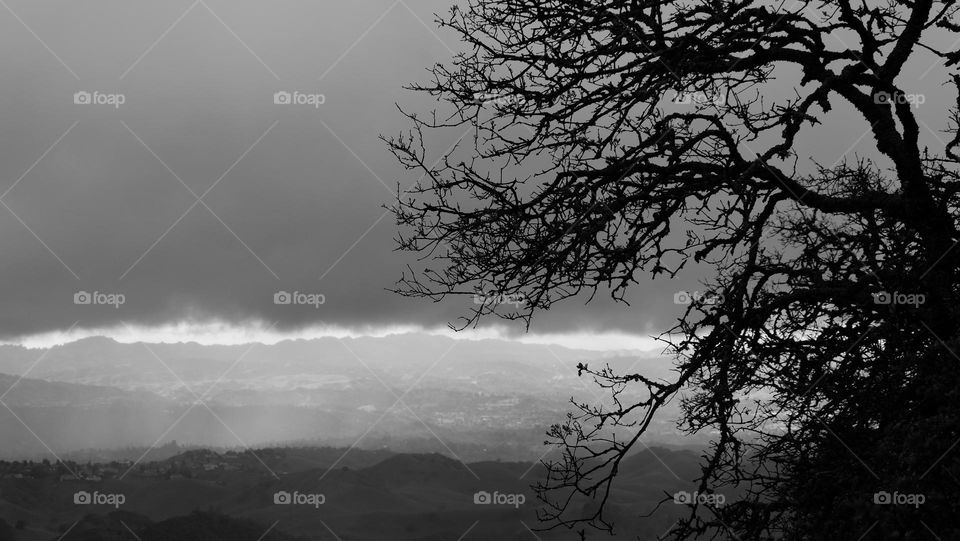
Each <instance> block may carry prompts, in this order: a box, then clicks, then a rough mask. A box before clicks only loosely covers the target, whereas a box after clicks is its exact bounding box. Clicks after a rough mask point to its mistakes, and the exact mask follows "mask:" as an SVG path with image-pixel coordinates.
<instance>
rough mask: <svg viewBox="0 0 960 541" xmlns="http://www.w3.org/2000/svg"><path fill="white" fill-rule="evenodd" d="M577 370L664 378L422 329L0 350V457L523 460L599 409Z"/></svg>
mask: <svg viewBox="0 0 960 541" xmlns="http://www.w3.org/2000/svg"><path fill="white" fill-rule="evenodd" d="M578 362H588V363H592V364H593V365H595V366H596V365H599V364H608V363H609V364H611V365H612V366H614V367H615V368H617V369H620V370H628V369H629V370H632V371H641V372H643V373H644V374H645V375H647V376H649V377H659V378H668V377H670V366H669V363H668V362H667V361H666V360H665V359H663V358H660V357H657V356H651V355H650V354H649V353H643V352H635V353H629V352H618V353H615V354H600V353H597V352H590V351H577V350H571V349H566V348H562V347H558V346H550V347H546V346H542V345H530V344H517V343H514V342H508V341H504V340H477V341H471V340H453V339H450V338H446V337H439V336H430V335H420V334H417V335H395V336H387V337H382V338H353V339H343V340H339V339H336V338H322V339H316V340H291V341H284V342H280V343H277V344H275V345H263V344H259V345H244V346H203V345H199V344H195V343H183V344H141V343H136V344H124V343H119V342H116V341H114V340H111V339H107V338H87V339H84V340H79V341H76V342H72V343H68V344H65V345H62V346H57V347H53V348H50V349H48V350H27V349H25V348H22V347H18V346H9V345H8V346H0V393H4V392H6V393H7V394H6V395H5V396H4V402H5V403H6V404H7V405H8V406H10V408H11V409H12V410H13V412H12V413H11V412H10V411H7V410H6V409H0V431H2V433H3V434H5V436H7V437H5V438H3V439H2V440H0V458H33V457H40V456H46V457H47V458H52V455H51V453H50V450H51V449H52V450H54V452H56V453H57V454H58V455H63V454H69V453H73V452H78V451H82V450H88V449H103V450H111V449H120V448H147V447H149V446H154V445H155V444H156V445H160V446H162V445H164V444H167V443H169V442H171V441H173V440H176V441H178V442H181V443H182V444H185V445H194V446H202V447H221V448H233V447H238V446H241V447H242V446H244V445H255V446H268V445H276V444H286V443H288V442H295V441H300V442H311V443H314V444H319V445H333V446H340V445H351V444H353V443H355V442H357V440H358V438H360V436H363V440H364V441H363V442H361V443H360V445H361V446H366V447H367V448H375V447H377V446H386V447H388V448H391V449H394V450H396V451H401V452H420V451H430V450H437V451H445V452H446V451H448V450H449V449H454V452H456V454H457V455H458V456H463V457H465V458H466V459H469V460H484V459H490V458H498V457H499V458H504V459H525V458H527V457H536V456H539V455H540V453H542V451H543V449H542V446H541V443H542V440H543V434H544V431H545V430H546V429H547V427H549V426H550V425H551V424H553V423H555V422H557V421H558V420H560V419H562V417H563V415H564V414H565V413H566V412H567V411H569V410H570V409H571V408H572V406H571V404H570V403H569V400H570V399H571V398H575V399H576V400H578V401H586V402H590V403H593V402H596V401H598V400H601V401H602V400H604V395H603V393H602V392H601V390H600V389H598V388H596V386H595V385H594V384H593V383H592V382H591V381H589V380H581V379H578V377H577V372H576V364H577V363H578ZM23 374H26V376H25V377H24V378H23V379H19V377H20V375H23ZM7 389H9V392H7ZM198 397H199V398H202V399H203V403H202V404H200V403H198V402H197V398H198ZM400 398H402V402H398V399H400ZM624 399H629V398H628V397H624ZM670 407H673V408H675V406H670ZM675 414H676V411H675V410H670V409H667V410H664V412H663V415H662V416H661V417H659V418H658V419H656V420H655V422H654V423H653V424H652V425H651V427H650V429H649V431H648V435H649V436H650V441H652V442H656V443H659V444H672V445H678V444H684V443H688V442H687V441H685V437H684V436H682V435H681V434H680V433H679V432H678V431H677V430H676V427H675V426H674V425H673V421H672V418H673V417H674V416H675ZM24 425H25V426H24ZM438 437H439V441H438ZM158 438H159V441H158ZM411 442H413V443H411ZM423 442H431V443H432V444H434V447H426V446H424V444H423ZM438 444H439V445H438ZM158 456H159V455H158ZM134 458H138V457H134Z"/></svg>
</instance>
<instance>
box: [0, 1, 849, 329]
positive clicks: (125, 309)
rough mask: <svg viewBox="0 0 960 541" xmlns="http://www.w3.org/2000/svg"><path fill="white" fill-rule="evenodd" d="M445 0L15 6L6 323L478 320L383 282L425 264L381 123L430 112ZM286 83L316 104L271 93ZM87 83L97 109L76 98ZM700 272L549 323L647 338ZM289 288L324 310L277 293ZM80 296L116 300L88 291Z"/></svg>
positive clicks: (0, 111) (3, 172) (2, 142)
mask: <svg viewBox="0 0 960 541" xmlns="http://www.w3.org/2000/svg"><path fill="white" fill-rule="evenodd" d="M447 3H448V2H447V1H446V0H436V1H434V0H431V1H429V2H425V1H422V0H418V1H416V2H413V1H410V2H407V3H398V2H391V1H377V2H374V1H370V2H323V3H316V2H306V1H304V2H283V1H282V2H273V3H269V4H265V3H253V2H224V1H221V0H207V1H206V2H205V3H204V2H190V1H184V2H179V3H173V2H163V3H150V4H137V5H136V6H135V7H134V6H133V5H132V4H130V3H128V2H121V1H111V2H94V3H87V2H85V3H82V4H81V3H76V2H66V1H63V0H58V1H56V2H50V3H42V4H39V3H31V2H24V1H17V2H14V1H11V2H9V6H10V8H11V9H12V12H7V11H4V10H0V46H2V47H3V49H4V50H5V51H9V52H10V53H9V54H6V55H5V58H4V60H3V63H2V64H0V81H2V83H0V90H2V91H0V115H2V129H0V178H2V184H0V189H2V190H8V191H7V192H6V193H5V194H4V195H3V198H2V199H0V201H2V202H3V203H4V205H5V206H6V207H8V208H0V254H2V263H0V298H2V301H3V309H2V313H0V333H2V335H3V336H4V337H12V336H16V335H21V334H29V333H36V332H44V331H50V330H57V329H65V328H67V327H69V326H70V325H72V324H73V323H74V322H78V325H79V326H80V327H91V328H92V327H100V326H110V325H115V324H117V323H121V322H123V323H129V324H164V323H171V322H177V321H182V320H185V319H192V320H205V319H213V320H222V321H227V322H234V323H240V324H242V323H245V322H251V321H266V322H274V321H276V322H278V326H279V327H280V328H290V327H296V326H300V325H307V324H312V323H318V322H322V323H328V324H334V325H344V326H353V325H380V324H383V325H390V324H422V325H425V326H435V325H443V324H445V323H446V322H447V321H450V320H453V319H454V318H456V317H457V316H458V315H462V314H464V313H466V312H467V311H468V310H469V308H470V302H471V301H470V299H469V298H464V299H463V300H462V301H453V302H447V303H442V304H433V303H429V302H418V301H413V300H410V299H405V298H401V297H398V296H396V295H393V294H391V293H389V292H387V291H385V288H388V287H390V286H391V285H392V284H393V283H394V281H395V280H396V279H397V278H398V277H399V274H400V272H401V270H402V268H403V265H404V264H405V263H407V262H410V258H409V257H405V256H403V255H401V254H398V253H396V252H394V251H393V248H394V245H393V241H392V238H393V236H394V234H395V225H394V222H393V220H392V217H391V216H389V215H384V210H383V209H382V208H381V205H383V204H385V203H388V202H390V201H391V199H392V193H393V191H394V190H395V189H396V185H397V183H400V184H401V185H402V186H406V185H408V184H409V183H410V182H412V181H413V180H415V178H413V177H411V176H410V175H409V174H408V173H406V172H404V171H402V170H400V169H399V168H398V166H397V165H396V163H395V162H394V161H393V159H392V157H391V156H390V155H389V154H388V153H387V152H386V151H385V149H384V147H383V145H382V144H381V142H380V141H378V139H377V136H378V135H379V134H381V133H384V134H393V133H396V132H397V131H399V130H401V129H403V128H404V127H405V124H404V123H403V121H402V118H401V117H400V115H399V114H398V113H397V111H396V109H395V108H394V103H395V102H397V101H401V102H403V103H404V105H405V107H406V108H408V109H417V108H419V109H421V110H425V109H427V108H428V107H429V103H428V102H426V101H424V98H423V97H422V96H416V95H412V94H411V93H408V92H404V91H402V90H401V88H400V87H401V85H403V84H406V83H409V82H412V81H415V80H422V79H423V77H424V76H425V71H424V68H425V67H426V66H428V65H430V64H432V63H433V62H435V61H442V60H444V59H446V58H448V57H449V56H450V51H449V49H448V48H447V45H445V44H444V43H442V42H441V41H440V40H439V39H438V37H437V36H435V35H433V34H432V33H431V32H430V31H429V30H428V29H427V28H426V27H425V25H424V22H426V24H428V25H429V26H431V27H432V26H433V25H432V24H431V23H432V20H433V16H432V13H433V12H437V11H444V10H446V5H447ZM14 13H15V14H16V15H14ZM417 17H419V18H420V19H422V20H418V18H417ZM374 24H375V26H374V27H373V28H372V29H371V26H372V25H374ZM28 28H29V29H28ZM34 33H35V34H36V36H34ZM438 35H439V37H440V38H443V39H444V40H446V41H447V43H448V44H449V45H450V46H455V42H454V40H453V37H452V36H450V35H449V34H438ZM38 37H39V39H38ZM278 91H288V92H294V91H298V92H300V93H301V94H303V95H306V96H307V97H302V96H301V99H302V100H304V101H305V102H311V100H312V98H310V97H309V95H311V94H322V95H323V103H322V104H319V106H318V107H313V105H312V104H311V103H303V104H290V105H277V104H275V103H274V93H275V92H278ZM76 92H89V93H91V100H97V99H99V100H101V101H102V102H104V103H103V104H88V105H83V104H79V105H78V104H75V103H74V94H75V93H76ZM119 95H122V98H118V97H116V96H119ZM111 96H114V97H111ZM80 99H81V100H82V99H84V98H82V97H81V98H80ZM119 101H122V102H123V103H122V104H121V103H118V102H119ZM844 129H845V130H846V131H845V132H843V133H840V134H837V136H836V140H835V141H822V140H821V141H819V142H814V143H812V145H813V147H814V148H813V150H817V149H820V150H824V149H825V150H827V151H830V152H834V151H836V152H834V153H836V154H838V157H839V152H840V151H837V149H838V148H839V147H845V146H847V145H846V144H845V143H853V142H854V141H855V140H856V138H857V137H858V136H859V135H860V134H861V133H862V131H863V130H862V128H861V127H859V126H857V127H850V126H847V127H846V128H844ZM848 132H849V133H848ZM452 137H454V138H455V137H456V135H453V136H452ZM58 139H59V141H58ZM55 142H57V143H56V145H54V143H55ZM52 145H53V146H52ZM841 151H842V150H841ZM45 153H46V154H45ZM154 154H155V155H154ZM826 159H827V160H828V161H829V158H826ZM207 190H209V191H207ZM201 195H202V201H201V202H197V197H199V196H201ZM191 206H192V208H191ZM188 209H189V211H188ZM321 277H322V279H321ZM696 278H697V277H696V275H695V274H688V275H687V276H686V277H685V279H684V280H683V281H680V282H677V283H670V282H667V281H659V282H655V283H650V282H644V283H642V284H641V285H640V286H638V287H637V288H636V290H635V291H634V292H633V293H632V294H631V297H630V298H631V301H632V302H633V305H632V306H631V307H626V306H623V305H614V304H613V303H611V302H610V301H608V300H607V299H603V298H598V300H596V301H595V302H594V303H592V304H591V305H590V306H588V307H584V306H583V305H582V303H578V302H575V301H574V302H568V303H567V304H565V305H562V306H558V307H557V308H555V309H554V310H552V311H551V312H550V313H548V314H544V315H543V317H542V318H539V319H538V322H537V328H539V329H542V330H557V329H567V328H573V327H580V328H589V327H595V328H605V329H618V330H627V331H639V332H647V331H649V330H650V327H649V326H650V325H651V324H652V325H655V326H660V327H662V326H663V325H666V324H668V323H669V322H670V319H671V318H672V317H673V316H675V315H676V314H677V313H678V308H677V306H675V305H674V304H673V294H674V292H675V291H677V290H678V289H681V288H686V289H691V288H696ZM281 290H282V291H290V292H293V291H299V292H304V293H321V294H323V295H324V296H325V302H324V304H322V305H320V306H319V307H312V306H289V305H276V304H274V294H275V292H277V291H281ZM78 291H86V292H90V293H92V292H100V293H107V294H113V293H119V294H122V295H123V304H122V305H119V307H113V306H110V305H101V306H92V305H76V304H74V294H75V293H77V292H78ZM101 300H109V298H108V297H101Z"/></svg>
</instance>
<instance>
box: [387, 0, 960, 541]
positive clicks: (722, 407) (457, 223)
mask: <svg viewBox="0 0 960 541" xmlns="http://www.w3.org/2000/svg"><path fill="white" fill-rule="evenodd" d="M955 11H956V8H955V6H954V4H953V2H952V1H948V2H934V1H932V0H886V1H882V2H880V1H867V0H862V1H860V2H851V1H848V0H838V1H823V2H812V1H803V0H801V1H797V2H795V3H794V4H792V5H791V4H790V3H789V2H772V3H768V2H762V1H757V2H752V1H744V2H740V1H730V0H700V1H698V0H692V1H683V0H665V1H657V0H591V1H586V0H555V1H554V0H468V1H467V2H466V3H465V5H462V6H461V7H458V8H453V9H451V11H450V13H449V14H448V15H446V16H444V17H442V18H439V19H438V23H439V24H440V25H441V27H443V28H446V29H449V30H452V31H453V32H455V33H456V34H457V35H458V36H459V37H460V39H461V41H462V42H463V44H464V52H463V53H462V54H459V55H458V56H457V57H456V58H455V59H454V60H453V61H452V62H451V63H450V64H448V65H437V66H434V67H433V68H432V75H433V77H432V80H431V81H430V82H429V83H426V84H420V85H416V86H414V87H413V88H415V89H417V90H420V91H423V92H426V93H428V94H430V95H432V96H434V97H435V98H437V99H438V100H441V101H442V102H443V104H444V105H442V106H440V107H438V110H437V111H434V112H433V114H432V115H427V116H426V117H424V116H423V115H416V114H412V113H411V114H408V116H409V118H410V119H411V122H412V126H413V127H412V129H411V130H410V131H409V132H407V133H404V134H402V135H400V136H398V137H395V138H389V139H387V142H388V144H389V146H390V149H391V151H392V152H393V153H394V154H395V155H396V156H397V157H398V159H399V160H400V161H401V162H402V163H403V164H404V165H405V166H406V167H408V168H410V169H414V170H417V171H419V172H420V173H422V174H423V178H422V180H421V181H420V182H419V183H418V184H417V185H416V186H415V187H414V188H412V189H411V190H409V191H408V192H407V193H405V194H403V195H401V197H400V199H399V200H398V202H397V204H396V205H395V206H394V207H393V210H394V212H395V214H396V216H397V219H398V222H399V224H400V226H401V235H400V239H399V242H400V246H401V248H402V249H405V250H409V251H412V252H416V253H419V254H421V255H422V256H423V258H424V259H431V260H433V261H434V264H433V266H431V264H429V263H428V264H427V265H425V266H424V267H423V268H418V269H411V273H409V274H405V276H404V278H403V279H402V280H401V284H400V288H399V289H400V291H401V292H402V293H404V294H407V295H413V296H425V297H429V298H432V299H442V298H444V297H446V296H449V295H472V294H475V293H476V291H477V289H478V288H481V289H483V288H492V289H493V290H494V291H497V292H498V293H499V294H503V295H515V296H517V297H521V296H522V298H524V299H525V300H526V301H527V303H526V304H525V305H524V307H523V309H522V310H518V311H512V312H507V313H504V312H502V311H498V310H497V309H496V306H495V305H492V304H485V303H480V304H477V305H476V306H475V309H474V310H473V312H472V313H471V314H470V315H468V316H467V317H465V319H464V321H463V322H462V324H463V326H466V325H470V324H474V323H476V322H477V321H478V320H479V319H480V318H482V317H484V316H486V315H489V314H497V315H499V316H501V317H506V318H521V319H523V320H525V321H526V323H527V325H529V324H530V321H531V317H532V316H533V315H534V314H535V313H536V312H538V311H540V310H544V309H548V308H550V306H551V305H552V304H554V303H556V302H558V301H561V300H563V299H567V298H570V297H573V296H576V295H580V294H586V295H589V296H590V298H592V296H593V295H595V294H597V293H598V292H599V291H604V292H609V293H610V294H611V295H612V296H613V297H614V298H615V299H618V300H623V298H624V293H625V292H626V291H627V290H628V289H629V288H630V287H631V285H632V284H634V283H635V282H636V280H637V279H638V276H640V275H644V274H646V275H652V276H658V275H665V276H670V277H672V276H675V275H676V273H677V272H679V271H680V269H681V268H683V267H684V265H686V264H688V263H689V262H691V261H692V262H695V263H697V264H700V265H706V266H708V267H709V268H711V269H712V279H711V281H710V283H709V284H708V286H709V288H710V289H711V291H712V294H711V296H708V297H705V298H698V299H694V300H693V302H692V303H691V304H690V306H689V309H688V310H687V311H686V312H685V314H684V315H683V317H682V318H681V319H680V321H679V323H678V324H677V325H676V327H675V328H673V329H671V331H670V332H669V333H667V334H665V335H664V337H663V339H664V340H665V341H666V342H667V344H668V348H669V351H670V352H671V353H672V354H673V355H674V356H675V358H676V367H677V374H678V376H677V378H676V379H675V380H674V381H655V380H652V379H648V378H645V377H644V376H643V375H642V374H617V373H615V372H614V371H613V370H610V369H609V368H608V367H590V366H585V365H581V366H580V370H581V373H582V374H585V375H587V376H590V377H592V378H593V379H595V380H596V381H597V382H598V383H599V384H601V385H603V386H604V387H605V388H607V389H609V390H610V391H611V392H612V397H613V398H614V400H613V401H612V402H611V404H610V405H605V406H602V407H601V406H593V405H589V404H578V407H577V408H576V413H574V414H571V415H570V416H569V417H568V418H567V419H566V421H565V422H562V423H559V424H557V425H556V426H554V427H553V428H552V429H551V431H550V436H551V439H552V441H554V442H555V443H557V444H558V445H560V447H561V448H562V449H563V454H562V458H561V459H559V460H556V461H552V462H549V463H548V464H547V465H548V468H549V476H548V478H547V479H545V480H544V481H543V483H542V484H541V485H540V487H539V489H540V495H541V497H542V499H543V500H544V501H545V502H546V503H547V504H548V505H547V507H546V510H545V512H544V514H543V516H542V518H543V519H544V521H545V522H546V524H547V525H552V526H567V527H571V528H580V529H581V531H583V529H585V528H586V529H589V527H594V528H599V529H607V530H609V529H610V528H612V526H613V525H612V524H611V523H610V522H609V521H608V520H607V519H606V516H605V514H604V510H605V505H604V504H605V503H606V502H607V500H608V498H609V497H610V493H611V492H610V491H611V487H612V486H613V484H614V483H615V481H616V476H617V473H618V467H619V465H620V463H621V461H622V459H623V458H624V456H625V455H626V453H627V452H628V451H630V450H631V449H632V448H633V447H634V446H635V444H636V443H637V442H638V441H639V438H640V437H641V436H642V435H643V433H644V431H645V430H646V428H647V427H648V426H649V425H650V423H651V421H652V420H653V419H654V417H655V416H656V415H657V413H658V411H659V410H661V408H662V406H663V405H664V404H665V403H667V402H668V401H670V400H674V399H678V397H680V398H681V399H682V407H683V418H682V420H681V425H682V427H683V428H684V429H685V430H688V431H690V432H698V431H707V430H709V431H714V432H713V433H714V434H715V437H714V439H713V444H712V446H711V448H710V449H709V451H708V452H707V453H706V454H705V455H704V460H703V464H702V474H701V476H700V479H699V480H698V482H699V485H700V490H701V491H702V492H704V493H707V494H709V493H712V492H714V491H724V490H728V491H732V492H731V494H737V497H736V499H735V501H731V502H729V503H728V504H727V505H725V506H712V505H706V506H704V505H701V504H698V503H697V502H693V503H692V504H691V506H690V507H691V509H690V512H689V514H685V515H684V517H685V518H683V519H682V520H681V521H679V522H678V523H677V524H676V526H675V527H674V528H673V529H672V530H671V531H670V532H669V535H668V536H669V537H670V538H672V539H690V538H701V537H702V538H714V537H716V538H736V539H743V540H748V539H750V540H753V539H852V540H855V539H863V540H868V539H920V538H925V539H926V538H929V539H935V538H940V539H957V538H960V521H957V520H955V516H956V512H957V511H958V506H960V503H958V502H960V497H958V496H960V489H958V487H960V482H958V479H960V458H958V452H960V451H958V447H960V446H958V445H957V440H958V438H960V396H958V395H960V359H958V357H957V356H956V355H955V354H954V350H955V349H956V346H957V344H958V341H960V333H958V331H960V329H958V322H960V319H958V309H960V303H958V300H960V299H958V288H957V273H958V270H960V249H954V246H955V244H956V243H957V241H958V239H960V236H958V232H957V219H958V205H957V203H958V201H957V197H958V195H957V194H958V191H960V182H958V175H957V165H958V160H960V156H958V154H957V153H956V147H957V144H958V141H960V134H958V131H957V129H956V128H957V120H958V116H957V111H956V109H951V110H949V111H947V110H944V111H943V118H945V119H949V120H950V121H949V122H948V123H947V126H945V127H944V130H945V131H944V132H943V133H946V136H945V139H947V142H944V143H943V144H942V145H940V147H939V148H934V149H928V148H921V144H920V135H921V131H922V130H923V128H922V127H921V124H920V123H919V122H918V119H917V116H916V111H917V108H916V107H914V105H916V102H917V100H916V99H915V98H914V97H913V96H912V95H910V94H908V93H907V92H906V91H905V89H904V86H903V84H904V83H903V81H902V79H903V78H904V77H903V73H904V70H905V66H908V65H909V64H908V63H910V62H917V61H918V60H917V59H918V58H922V57H924V56H925V58H926V60H925V61H923V62H924V63H925V64H929V63H931V62H933V61H934V60H937V61H939V62H941V63H942V64H943V65H944V66H945V67H944V71H949V72H950V73H952V71H951V70H953V66H954V65H955V63H956V62H957V61H958V59H960V53H957V52H951V51H949V50H947V49H946V48H945V47H942V46H939V47H938V44H940V45H942V44H943V43H951V42H953V41H954V40H955V39H956V38H957V35H956V34H957V33H958V32H960V26H958V25H957V24H954V22H952V20H953V19H952V17H953V16H954V13H955ZM945 82H946V83H947V84H949V85H951V91H956V87H957V86H958V85H960V77H958V76H957V75H951V76H950V77H949V78H948V80H947V81H945ZM785 88H786V90H788V91H784V89H785ZM678 96H679V98H678ZM676 102H681V103H676ZM834 107H836V108H838V109H839V108H843V109H844V110H847V111H849V112H850V113H851V114H853V115H855V116H856V118H857V119H858V121H860V122H862V124H863V129H864V130H866V131H867V133H868V135H869V136H868V137H866V138H865V139H864V140H863V142H862V144H861V146H865V145H872V146H873V147H874V149H875V157H873V158H871V159H866V158H861V159H854V160H844V161H841V162H839V163H836V164H832V165H823V164H816V162H814V163H815V164H816V165H813V166H807V165H806V164H807V163H810V161H811V159H812V157H810V156H799V155H798V153H797V152H796V142H797V139H798V137H800V136H801V135H805V134H811V133H812V134H817V133H818V132H817V130H822V124H821V120H822V119H824V118H825V117H826V116H827V115H829V114H831V111H833V108H834ZM451 129H452V130H453V131H450V130H451ZM464 129H469V133H471V134H472V135H471V137H470V138H467V139H464V141H466V142H461V144H460V145H456V146H455V147H454V148H453V149H450V150H448V151H447V152H445V153H444V154H443V155H442V156H441V158H440V159H439V160H438V161H436V162H434V161H433V159H432V158H428V154H429V153H428V152H427V148H428V147H430V148H433V147H434V146H436V145H435V144H434V143H433V142H432V141H430V140H429V139H430V136H431V135H433V134H446V133H454V132H456V131H458V130H461V131H462V130H464ZM934 135H935V136H937V137H939V135H937V134H934ZM471 143H472V144H471ZM443 146H446V145H445V144H444V145H440V147H441V148H442V147H443ZM465 154H467V155H468V156H469V157H468V158H466V159H462V158H459V156H464V155H465ZM635 388H639V389H640V390H642V391H643V396H644V398H642V399H640V400H631V401H622V400H620V399H619V398H620V397H621V396H623V395H622V393H623V391H624V389H635ZM887 494H890V495H891V496H890V498H889V499H890V500H892V503H889V504H888V502H887V499H888V498H887V496H886V495H887ZM904 495H906V496H910V495H920V496H922V498H923V500H924V502H923V503H922V504H917V505H908V504H904V502H905V501H907V499H909V498H906V499H905V496H904ZM916 500H917V498H914V499H913V500H911V501H913V502H914V503H915V502H916ZM584 502H589V503H590V505H584ZM931 534H932V536H931ZM934 536H936V537H934Z"/></svg>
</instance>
